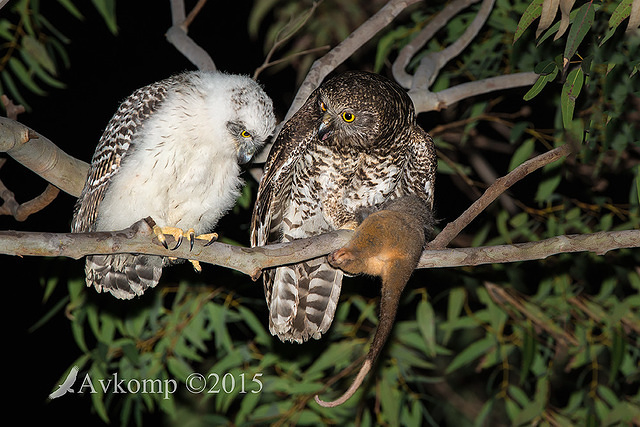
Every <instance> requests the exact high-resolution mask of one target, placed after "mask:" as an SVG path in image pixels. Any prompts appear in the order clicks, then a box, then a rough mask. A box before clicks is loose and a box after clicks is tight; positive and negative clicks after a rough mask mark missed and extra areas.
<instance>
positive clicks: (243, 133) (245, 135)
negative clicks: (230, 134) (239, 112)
mask: <svg viewBox="0 0 640 427" xmlns="http://www.w3.org/2000/svg"><path fill="white" fill-rule="evenodd" d="M240 136H242V137H243V138H251V134H250V133H249V132H247V131H246V130H243V131H242V133H241V134H240Z"/></svg>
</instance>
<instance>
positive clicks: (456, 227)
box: [427, 144, 571, 249]
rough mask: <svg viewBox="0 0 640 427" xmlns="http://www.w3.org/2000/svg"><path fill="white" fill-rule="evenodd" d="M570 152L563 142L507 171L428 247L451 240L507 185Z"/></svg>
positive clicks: (507, 186) (445, 244)
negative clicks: (561, 144)
mask: <svg viewBox="0 0 640 427" xmlns="http://www.w3.org/2000/svg"><path fill="white" fill-rule="evenodd" d="M569 153H571V146H570V145H569V144H565V145H563V146H561V147H558V148H555V149H553V150H551V151H548V152H546V153H543V154H540V155H539V156H536V157H534V158H533V159H529V160H527V161H526V162H524V163H522V164H521V165H520V166H518V167H517V168H515V169H514V170H512V171H511V172H509V173H508V174H507V175H505V176H503V177H502V178H498V179H497V180H496V181H495V182H494V183H493V184H491V186H489V188H487V190H486V191H485V192H484V194H482V196H481V197H480V198H479V199H478V200H476V201H475V202H474V203H473V204H472V205H471V206H469V207H468V208H467V210H466V211H464V212H463V213H462V215H460V216H459V217H458V218H457V219H456V220H455V221H452V222H450V223H449V224H447V226H446V227H445V228H444V229H443V230H442V232H440V234H438V236H436V238H435V239H433V240H432V241H431V242H430V243H429V244H428V245H427V248H429V249H439V248H444V247H445V246H447V245H448V244H449V242H451V240H453V239H454V238H455V237H456V236H457V235H458V234H459V233H460V231H462V229H463V228H465V227H466V226H467V225H469V223H470V222H471V221H473V220H474V219H475V217H477V216H478V215H479V214H480V212H482V211H484V210H485V209H486V208H487V206H489V205H490V204H491V203H492V202H493V201H494V200H495V199H497V198H498V196H500V195H501V194H502V193H504V192H505V191H506V190H507V189H508V188H509V187H511V186H512V185H513V184H515V183H516V182H518V181H520V180H521V179H522V178H524V177H525V176H527V175H529V174H530V173H531V172H533V171H535V170H537V169H539V168H541V167H543V166H545V165H548V164H549V163H552V162H555V161H556V160H559V159H560V158H562V157H564V156H567V155H568V154H569Z"/></svg>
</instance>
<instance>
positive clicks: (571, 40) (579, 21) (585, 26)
mask: <svg viewBox="0 0 640 427" xmlns="http://www.w3.org/2000/svg"><path fill="white" fill-rule="evenodd" d="M594 20H595V9H594V7H593V2H587V3H585V4H583V5H582V6H581V7H580V8H579V9H578V10H577V12H576V15H575V18H574V20H573V24H572V25H571V30H569V36H568V37H567V44H566V46H565V48H564V57H565V58H566V59H567V60H569V59H571V58H572V57H573V55H574V53H576V50H578V46H580V43H582V40H583V39H584V36H586V35H587V33H588V32H589V30H590V29H591V27H592V26H593V21H594Z"/></svg>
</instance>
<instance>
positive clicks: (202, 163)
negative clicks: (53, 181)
mask: <svg viewBox="0 0 640 427" xmlns="http://www.w3.org/2000/svg"><path fill="white" fill-rule="evenodd" d="M274 127H275V116H274V113H273V105H272V102H271V99H270V98H269V97H268V96H267V95H266V93H265V92H264V90H263V89H262V88H261V87H260V86H259V85H258V83H256V82H255V81H253V80H251V79H250V78H248V77H245V76H239V75H232V74H225V73H221V72H202V71H196V72H186V73H183V74H178V75H176V76H173V77H170V78H168V79H166V80H162V81H159V82H156V83H153V84H151V85H149V86H145V87H143V88H141V89H138V90H136V91H135V92H134V93H133V94H132V95H131V96H129V97H128V98H127V99H125V100H124V102H123V103H122V104H121V105H120V107H119V108H118V110H117V111H116V113H115V115H114V116H113V118H112V119H111V121H110V122H109V124H108V126H107V128H106V130H105V131H104V133H103V135H102V137H101V138H100V142H99V143H98V146H97V148H96V151H95V153H94V155H93V158H92V160H91V166H90V168H89V173H88V176H87V181H86V183H85V186H84V189H83V190H82V194H81V195H80V198H79V199H78V201H77V203H76V207H75V211H74V215H73V220H72V224H71V229H72V231H74V232H85V231H112V230H121V229H124V228H127V227H129V226H130V225H132V224H133V223H135V222H136V221H138V220H140V219H142V218H145V217H148V216H150V217H152V218H153V219H154V220H155V222H156V224H157V225H158V226H159V227H162V228H164V227H176V228H179V229H183V230H188V229H192V230H193V232H194V233H195V234H203V233H208V232H210V231H212V230H213V228H214V227H215V225H216V223H217V222H218V220H219V219H220V217H221V216H222V215H224V214H225V213H226V212H227V211H228V210H229V209H230V208H231V207H232V206H233V205H234V203H235V201H236V198H237V197H238V194H239V191H240V188H241V185H242V180H241V178H240V176H239V175H240V172H241V168H240V164H243V163H247V162H248V161H250V160H251V158H252V156H253V155H254V153H256V152H257V151H258V150H259V149H260V148H261V147H262V145H263V144H264V143H265V141H266V139H267V138H268V137H269V136H270V135H271V134H272V133H273V130H274ZM168 263H169V261H168V259H167V258H162V257H157V256H149V255H142V254H139V255H133V254H116V255H93V256H89V257H87V261H86V267H85V272H86V278H87V286H94V287H95V288H96V289H97V290H98V291H99V292H101V291H103V290H104V291H109V292H111V294H113V295H114V296H116V297H118V298H123V299H130V298H133V297H134V296H136V295H141V294H142V293H143V292H144V291H145V290H146V289H148V288H150V287H154V286H155V285H156V284H157V283H158V280H159V279H160V275H161V274H162V267H163V266H165V265H167V264H168Z"/></svg>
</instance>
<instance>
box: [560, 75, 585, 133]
mask: <svg viewBox="0 0 640 427" xmlns="http://www.w3.org/2000/svg"><path fill="white" fill-rule="evenodd" d="M583 84H584V73H583V71H582V69H581V68H575V69H574V70H572V71H571V72H570V73H569V75H568V76H567V80H566V81H565V82H564V85H563V86H562V94H561V96H560V109H561V111H562V123H563V125H564V128H565V129H571V127H572V126H571V124H572V122H573V111H574V109H575V106H576V99H577V98H578V95H580V91H581V90H582V85H583Z"/></svg>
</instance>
